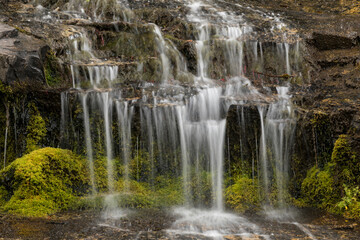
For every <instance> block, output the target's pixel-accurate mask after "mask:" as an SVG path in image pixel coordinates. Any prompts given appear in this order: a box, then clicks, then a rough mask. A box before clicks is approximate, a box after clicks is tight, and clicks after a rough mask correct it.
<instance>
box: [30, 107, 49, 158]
mask: <svg viewBox="0 0 360 240" xmlns="http://www.w3.org/2000/svg"><path fill="white" fill-rule="evenodd" d="M29 111H30V118H29V123H28V126H27V136H26V152H27V153H30V152H32V151H34V150H36V149H39V148H40V144H41V141H42V140H43V139H44V138H45V136H46V132H47V130H46V124H45V121H44V119H43V118H42V117H41V115H40V113H39V110H38V109H37V107H36V106H35V104H29Z"/></svg>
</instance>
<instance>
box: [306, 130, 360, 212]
mask: <svg viewBox="0 0 360 240" xmlns="http://www.w3.org/2000/svg"><path fill="white" fill-rule="evenodd" d="M359 175H360V162H359V159H358V157H357V156H356V155H355V154H354V153H353V151H352V148H351V145H350V143H349V140H348V137H347V136H346V135H341V136H339V138H338V140H337V141H336V142H335V145H334V149H333V152H332V156H331V161H330V162H329V163H328V164H326V165H325V167H323V168H318V167H316V166H314V167H313V168H311V169H310V170H309V171H308V173H307V177H306V178H305V179H304V181H303V182H302V186H301V192H302V195H303V199H302V200H303V201H304V202H305V203H306V204H308V205H311V206H315V207H319V208H322V209H326V210H328V211H330V212H334V213H339V214H344V215H345V216H346V217H349V218H358V219H360V201H359V199H358V198H359V193H360V191H359V187H358V186H359V183H360V182H359Z"/></svg>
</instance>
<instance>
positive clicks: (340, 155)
mask: <svg viewBox="0 0 360 240" xmlns="http://www.w3.org/2000/svg"><path fill="white" fill-rule="evenodd" d="M331 162H332V163H334V164H335V168H334V176H335V183H336V185H337V186H338V187H339V188H341V187H342V186H343V185H344V184H347V185H352V184H354V183H356V180H357V179H356V178H357V177H358V176H359V174H360V163H359V161H358V159H357V157H356V154H355V153H353V150H352V148H351V146H350V143H349V140H348V139H347V136H346V135H340V136H339V138H338V139H337V140H336V142H335V145H334V150H333V152H332V155H331Z"/></svg>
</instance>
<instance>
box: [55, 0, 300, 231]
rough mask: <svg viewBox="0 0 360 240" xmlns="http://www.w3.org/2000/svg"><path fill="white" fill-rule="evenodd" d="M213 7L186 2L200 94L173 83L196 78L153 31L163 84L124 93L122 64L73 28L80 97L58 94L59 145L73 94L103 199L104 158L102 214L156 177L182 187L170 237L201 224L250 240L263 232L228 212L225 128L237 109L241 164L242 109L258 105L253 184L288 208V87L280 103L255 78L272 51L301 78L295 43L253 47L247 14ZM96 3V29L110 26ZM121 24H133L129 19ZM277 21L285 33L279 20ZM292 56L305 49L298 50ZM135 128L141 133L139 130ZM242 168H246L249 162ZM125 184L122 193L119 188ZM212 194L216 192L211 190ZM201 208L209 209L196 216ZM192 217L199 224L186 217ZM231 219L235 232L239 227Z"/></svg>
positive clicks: (291, 123) (141, 67)
mask: <svg viewBox="0 0 360 240" xmlns="http://www.w3.org/2000/svg"><path fill="white" fill-rule="evenodd" d="M72 2H74V1H72ZM106 2H107V1H106ZM214 2H216V3H217V4H220V3H221V1H190V0H188V1H185V4H186V6H187V7H188V8H189V12H188V15H187V16H186V19H187V20H188V21H189V22H190V23H191V24H193V26H194V29H193V32H192V35H193V36H194V44H193V47H194V48H195V49H194V55H196V56H195V57H196V65H195V64H194V66H196V67H197V69H196V70H195V71H196V73H195V74H194V75H195V77H194V79H195V84H193V85H191V84H188V85H187V84H183V85H182V84H176V81H177V80H179V78H182V77H183V76H184V75H185V76H192V74H191V73H190V72H188V69H187V63H186V58H185V57H184V56H183V55H182V54H181V53H180V51H179V50H178V49H177V48H176V44H174V43H172V42H171V41H169V40H168V39H166V40H165V38H166V37H165V38H164V36H166V35H163V33H162V31H161V28H160V27H159V26H157V25H155V24H153V23H151V24H146V25H144V26H146V27H147V30H149V32H150V35H152V37H153V38H152V40H154V41H152V42H153V43H154V44H155V46H152V47H154V48H153V51H154V55H155V56H154V57H153V58H154V59H156V61H157V63H159V65H156V66H155V67H154V69H155V70H154V72H155V75H154V76H157V77H158V79H155V80H154V81H153V83H149V82H147V83H144V82H141V83H138V84H137V85H136V86H133V85H131V86H130V84H129V85H126V84H123V82H122V81H121V79H120V76H121V74H122V69H121V67H120V66H121V63H119V62H117V60H112V61H110V60H107V59H106V60H105V59H103V58H101V56H102V55H101V54H99V52H98V50H96V51H95V50H94V49H93V48H94V46H92V44H91V40H90V38H89V36H88V35H89V33H88V32H86V31H85V30H84V29H82V28H80V27H76V28H75V27H74V29H73V30H74V31H73V32H72V34H71V36H70V37H69V55H68V60H69V66H70V69H71V76H72V80H73V88H74V89H71V90H70V91H68V92H63V93H62V94H61V102H62V109H61V111H62V117H61V122H62V123H61V131H62V134H63V136H62V141H66V140H67V138H69V137H70V136H69V135H70V134H69V129H67V128H68V125H69V124H68V123H69V119H70V118H71V116H70V115H71V109H69V102H70V101H71V99H70V95H75V96H76V97H75V99H73V100H72V101H79V100H80V103H81V108H82V115H83V119H82V120H83V123H82V124H83V126H82V127H83V129H80V130H79V129H77V130H72V129H71V131H72V132H81V131H84V134H83V137H84V143H85V144H84V145H85V146H84V148H86V155H87V159H88V163H89V172H90V184H91V186H92V192H93V193H94V194H98V193H99V194H100V193H102V192H104V191H105V190H100V189H97V188H96V184H97V179H96V177H95V166H94V165H95V162H96V161H97V160H98V159H97V158H98V157H99V158H101V156H103V155H105V156H106V175H107V179H106V180H107V182H106V185H107V190H106V192H105V195H106V197H105V207H107V213H109V214H110V215H112V214H111V212H117V210H118V209H119V206H120V205H118V202H119V200H118V199H117V198H118V197H119V196H120V197H121V195H122V194H123V195H130V194H132V192H131V191H132V184H133V183H134V181H135V180H137V181H139V182H141V181H146V184H149V186H151V187H150V188H151V190H152V191H154V190H156V187H157V186H156V182H157V179H158V177H161V176H164V175H166V174H167V175H169V176H171V177H173V178H174V179H180V180H181V181H182V188H183V190H182V191H183V196H184V203H183V205H184V206H183V208H179V209H181V210H175V212H176V213H177V214H178V215H180V217H183V218H182V219H179V220H178V222H177V223H175V224H174V226H173V227H172V228H173V230H174V229H177V230H179V229H181V230H189V229H191V230H192V231H195V232H197V233H198V232H201V233H202V232H203V231H204V230H203V228H202V227H199V225H201V224H204V225H205V226H206V227H209V229H211V230H213V231H216V234H219V235H224V234H225V233H227V232H228V228H234V230H233V231H242V228H246V229H250V230H249V231H250V232H251V233H255V232H257V229H256V227H254V226H252V227H249V226H250V225H251V223H249V222H247V221H246V220H245V219H243V218H240V217H238V216H234V215H231V214H227V213H225V210H224V208H225V206H224V205H225V204H224V202H225V200H224V185H225V183H226V181H224V174H225V169H226V167H225V166H224V165H225V161H226V160H227V159H224V158H225V157H224V154H225V153H224V148H225V138H226V137H228V142H227V147H228V151H227V154H228V161H230V150H229V149H230V147H231V143H229V136H226V128H227V122H226V119H227V114H228V113H229V108H230V106H231V105H237V109H238V124H239V125H241V126H240V127H241V129H242V130H241V131H240V132H241V133H242V134H243V135H241V136H240V137H239V139H238V140H237V142H236V144H239V155H240V159H241V161H243V162H245V160H244V158H245V155H246V153H245V151H246V150H245V149H246V145H245V144H249V143H246V141H247V138H248V136H247V134H248V132H246V133H245V129H246V131H248V127H247V124H249V123H248V122H247V120H246V119H247V118H245V117H244V115H245V114H244V109H245V108H246V107H248V106H249V105H251V106H255V110H256V108H257V110H258V114H259V124H258V125H259V126H257V127H258V128H259V132H260V134H259V132H257V131H256V130H254V133H255V135H256V136H254V139H255V142H254V145H256V147H255V146H254V148H256V150H255V152H256V153H255V154H253V156H252V159H251V173H250V174H249V175H251V176H250V177H251V178H252V180H253V181H254V182H255V181H260V182H261V185H262V193H261V194H262V195H264V196H265V198H266V202H267V204H271V203H270V202H271V199H270V194H271V193H272V192H271V191H272V190H273V189H274V188H276V189H277V201H278V202H277V203H275V205H277V206H279V207H283V206H286V200H287V181H288V170H289V158H290V152H291V144H292V135H293V131H294V128H295V118H294V111H293V109H292V106H291V99H290V98H291V96H290V95H289V94H288V91H289V87H287V86H284V85H281V84H280V86H281V87H279V86H278V87H277V88H276V91H277V92H276V94H274V93H273V92H272V91H274V90H273V89H274V88H267V87H265V85H262V82H261V84H258V85H256V84H255V81H256V80H258V76H256V75H255V74H256V71H260V70H261V71H263V70H264V69H265V66H264V65H265V64H264V62H265V61H266V58H267V57H266V56H267V55H266V54H268V52H266V49H265V48H270V47H271V48H273V49H275V50H276V49H277V53H276V54H275V55H276V57H277V58H280V59H281V62H280V63H279V64H278V65H279V66H277V65H276V66H275V67H274V71H281V73H284V71H286V73H287V74H291V73H292V72H293V71H294V69H296V68H295V67H294V66H293V65H292V64H293V63H295V62H296V61H294V60H293V59H292V58H291V56H292V55H293V54H292V53H293V52H292V51H293V47H292V45H290V44H288V43H281V44H277V45H275V44H269V45H270V47H269V46H267V45H266V44H263V43H262V42H260V41H258V40H254V39H253V38H252V37H253V36H254V35H256V34H257V33H256V32H255V29H253V27H252V25H251V24H249V23H247V22H246V20H245V19H246V18H245V16H244V15H241V14H235V12H234V11H233V10H231V9H230V8H227V9H223V8H220V7H219V6H218V5H217V4H216V3H214ZM123 3H124V2H123ZM72 4H73V3H72ZM91 4H95V5H96V4H98V6H95V5H92V9H93V10H94V9H95V11H94V12H93V14H90V13H88V12H87V14H89V15H91V16H92V17H91V18H92V19H93V21H101V19H104V16H103V12H102V10H101V9H102V8H101V6H102V5H101V4H100V2H99V1H94V2H93V3H91ZM104 4H106V3H104ZM124 4H125V3H124ZM125 5H126V6H128V5H127V4H125ZM125 5H124V6H125ZM127 10H129V9H127ZM123 18H124V19H126V16H125V15H124V16H123ZM274 21H276V24H280V23H279V21H280V20H279V19H275V20H274ZM295 48H296V49H297V48H299V47H298V45H296V46H295ZM215 49H216V50H217V51H219V50H220V51H221V54H217V53H215V52H214V51H215ZM214 59H217V60H219V61H218V62H219V64H223V65H221V66H220V67H221V68H223V69H222V71H221V73H218V72H215V71H213V69H214V68H215V67H218V66H215V64H214V63H213V61H214ZM146 67H147V66H146V63H143V62H141V63H138V65H137V71H139V72H144V71H145V69H146ZM275 68H276V69H275ZM219 74H222V76H220V75H219ZM219 78H220V79H219ZM251 78H252V79H251ZM173 80H174V81H173ZM157 82H159V83H160V84H157ZM123 86H124V87H123ZM259 89H261V90H259ZM132 90H134V91H133V92H135V91H136V94H138V95H136V99H135V98H134V99H130V98H129V97H128V96H129V95H130V96H132V93H130V91H132ZM138 90H139V91H138ZM255 113H256V114H257V112H256V111H255ZM92 119H95V120H92ZM96 120H99V121H98V122H97V121H96ZM90 121H91V123H90ZM136 124H138V125H140V129H137V128H138V127H139V126H138V125H136ZM76 127H78V126H76ZM94 128H97V129H94ZM133 130H135V131H133ZM250 131H252V130H249V132H250ZM135 134H136V147H135V139H134V135H135ZM95 136H96V137H97V138H98V139H100V140H98V139H95V138H96V137H95ZM99 145H100V146H99ZM144 152H145V153H146V154H144ZM141 154H144V156H145V157H144V156H142V155H141ZM142 157H144V158H146V159H145V160H144V159H141V158H142ZM135 159H136V161H135ZM256 159H258V161H256ZM120 160H121V161H120ZM140 161H148V163H149V166H148V168H147V169H146V174H147V176H146V177H144V178H143V179H141V177H142V176H139V168H140V165H141V164H142V162H140ZM119 165H121V166H119ZM240 165H241V167H244V166H245V164H243V163H241V164H240ZM131 167H133V168H134V167H135V168H136V169H135V170H134V169H131ZM120 168H121V169H120ZM119 169H120V170H119ZM257 169H258V170H257ZM242 170H243V169H241V171H242ZM140 179H141V180H140ZM144 179H145V180H144ZM122 180H124V187H123V188H122V185H121V184H120V183H122V182H120V181H122ZM224 182H225V183H224ZM120 185H121V186H120ZM208 186H209V187H208ZM207 187H208V188H209V190H204V189H205V188H207ZM204 208H205V209H208V210H199V209H204ZM181 211H183V212H181ZM191 211H194V212H196V213H198V215H199V216H200V217H197V216H194V214H191V213H189V212H191ZM112 216H115V215H112ZM229 219H231V220H232V221H233V223H236V224H238V226H237V227H234V224H233V223H232V222H231V221H229ZM199 221H202V223H201V224H200V222H199ZM214 222H215V223H214ZM228 226H230V227H228ZM244 226H246V227H244ZM206 227H205V228H206ZM212 228H213V229H212ZM222 231H224V233H223V232H222Z"/></svg>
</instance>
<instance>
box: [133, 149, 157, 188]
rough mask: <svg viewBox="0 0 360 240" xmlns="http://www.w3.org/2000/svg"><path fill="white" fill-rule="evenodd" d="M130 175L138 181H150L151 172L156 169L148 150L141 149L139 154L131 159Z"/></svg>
mask: <svg viewBox="0 0 360 240" xmlns="http://www.w3.org/2000/svg"><path fill="white" fill-rule="evenodd" d="M129 169H130V175H131V177H132V178H133V179H135V180H137V181H143V182H146V181H149V180H150V178H151V173H152V172H153V171H154V169H152V165H151V162H150V156H149V153H148V152H145V151H139V152H138V154H137V155H136V156H135V157H134V158H133V159H132V160H131V161H130V164H129Z"/></svg>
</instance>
